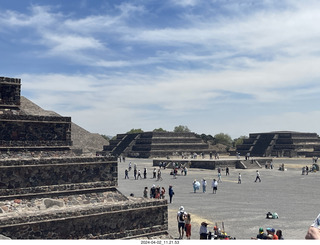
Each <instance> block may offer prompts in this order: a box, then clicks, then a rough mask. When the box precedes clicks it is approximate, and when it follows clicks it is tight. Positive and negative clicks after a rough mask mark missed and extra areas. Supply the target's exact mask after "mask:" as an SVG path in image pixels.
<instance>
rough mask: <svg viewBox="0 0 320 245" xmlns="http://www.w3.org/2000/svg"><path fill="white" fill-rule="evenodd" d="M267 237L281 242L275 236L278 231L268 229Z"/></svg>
mask: <svg viewBox="0 0 320 245" xmlns="http://www.w3.org/2000/svg"><path fill="white" fill-rule="evenodd" d="M266 230H267V233H268V234H267V236H268V237H269V238H271V239H272V240H279V238H278V236H277V235H276V234H274V233H275V232H276V231H275V229H273V228H267V229H266Z"/></svg>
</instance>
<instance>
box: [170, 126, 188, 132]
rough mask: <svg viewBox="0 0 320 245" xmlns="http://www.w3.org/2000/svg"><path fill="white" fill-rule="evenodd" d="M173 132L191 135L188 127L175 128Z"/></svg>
mask: <svg viewBox="0 0 320 245" xmlns="http://www.w3.org/2000/svg"><path fill="white" fill-rule="evenodd" d="M173 132H175V133H190V132H191V131H190V129H189V128H188V127H187V126H182V125H179V126H175V127H174V130H173Z"/></svg>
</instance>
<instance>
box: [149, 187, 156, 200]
mask: <svg viewBox="0 0 320 245" xmlns="http://www.w3.org/2000/svg"><path fill="white" fill-rule="evenodd" d="M155 197H156V186H155V185H152V187H151V189H150V198H155Z"/></svg>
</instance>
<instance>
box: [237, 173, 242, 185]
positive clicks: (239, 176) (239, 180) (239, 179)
mask: <svg viewBox="0 0 320 245" xmlns="http://www.w3.org/2000/svg"><path fill="white" fill-rule="evenodd" d="M238 184H241V174H240V173H239V175H238Z"/></svg>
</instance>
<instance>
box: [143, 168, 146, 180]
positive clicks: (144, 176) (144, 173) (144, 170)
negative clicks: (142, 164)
mask: <svg viewBox="0 0 320 245" xmlns="http://www.w3.org/2000/svg"><path fill="white" fill-rule="evenodd" d="M143 178H144V179H146V178H147V168H144V169H143Z"/></svg>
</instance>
